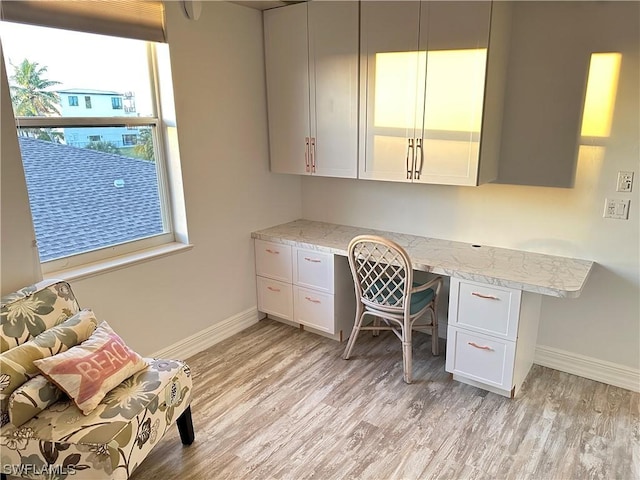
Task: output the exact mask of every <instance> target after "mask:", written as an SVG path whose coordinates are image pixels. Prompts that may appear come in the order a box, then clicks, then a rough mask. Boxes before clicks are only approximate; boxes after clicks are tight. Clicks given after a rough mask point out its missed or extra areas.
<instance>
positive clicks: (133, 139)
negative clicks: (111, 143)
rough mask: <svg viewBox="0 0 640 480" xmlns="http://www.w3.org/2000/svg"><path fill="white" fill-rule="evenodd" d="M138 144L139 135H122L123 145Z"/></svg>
mask: <svg viewBox="0 0 640 480" xmlns="http://www.w3.org/2000/svg"><path fill="white" fill-rule="evenodd" d="M137 143H138V135H135V134H133V135H132V134H130V133H126V134H124V135H122V144H123V145H135V144H137Z"/></svg>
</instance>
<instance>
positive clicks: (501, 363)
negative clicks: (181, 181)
mask: <svg viewBox="0 0 640 480" xmlns="http://www.w3.org/2000/svg"><path fill="white" fill-rule="evenodd" d="M541 299H542V297H541V296H540V295H538V294H534V293H529V292H522V291H520V290H515V289H513V288H507V287H500V286H496V285H487V284H483V283H479V282H472V281H470V280H461V279H458V278H451V285H450V290H449V326H448V329H447V355H446V370H447V372H450V373H452V374H453V378H454V379H455V380H458V381H460V382H463V383H468V384H470V385H474V386H477V387H480V388H483V389H485V390H489V391H491V392H494V393H498V394H500V395H504V396H506V397H511V398H513V397H514V396H515V395H516V394H517V393H518V391H519V390H520V387H521V386H522V383H523V382H524V380H525V378H526V376H527V374H528V373H529V370H530V369H531V365H532V364H533V355H534V350H535V345H536V339H537V336H538V322H539V318H540V303H541Z"/></svg>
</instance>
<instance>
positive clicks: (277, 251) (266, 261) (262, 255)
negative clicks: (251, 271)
mask: <svg viewBox="0 0 640 480" xmlns="http://www.w3.org/2000/svg"><path fill="white" fill-rule="evenodd" d="M255 253H256V274H257V275H260V276H262V277H268V278H273V279H274V280H280V281H282V282H288V283H291V279H292V269H291V265H292V258H291V247H290V246H289V245H283V244H280V243H273V242H266V241H264V240H256V241H255Z"/></svg>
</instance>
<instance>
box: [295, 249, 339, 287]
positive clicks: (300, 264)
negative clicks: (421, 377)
mask: <svg viewBox="0 0 640 480" xmlns="http://www.w3.org/2000/svg"><path fill="white" fill-rule="evenodd" d="M293 283H295V284H296V285H299V286H301V287H308V288H313V289H316V290H320V291H323V292H326V293H334V292H333V255H332V254H330V253H322V252H317V251H315V250H305V249H301V248H296V249H294V253H293Z"/></svg>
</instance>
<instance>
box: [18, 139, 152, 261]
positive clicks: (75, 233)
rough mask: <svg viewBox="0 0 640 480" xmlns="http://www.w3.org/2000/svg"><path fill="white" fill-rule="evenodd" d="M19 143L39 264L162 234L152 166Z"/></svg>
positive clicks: (26, 141) (40, 143) (57, 146)
mask: <svg viewBox="0 0 640 480" xmlns="http://www.w3.org/2000/svg"><path fill="white" fill-rule="evenodd" d="M19 141H20V149H21V151H22V161H23V165H24V170H25V176H26V180H27V190H28V191H29V199H30V203H31V213H32V215H33V224H34V227H35V232H36V239H37V240H38V250H39V252H40V260H41V261H47V260H52V259H55V258H60V257H65V256H69V255H71V254H74V253H78V252H79V251H89V250H94V249H97V248H101V247H106V246H109V245H114V244H118V243H122V242H124V241H127V240H131V239H133V238H141V237H147V236H150V235H155V234H158V233H162V231H163V228H162V217H161V213H160V199H159V194H158V188H157V185H158V182H157V175H156V167H155V164H154V163H152V162H147V161H144V160H136V159H132V158H129V157H123V156H121V155H114V154H110V153H104V152H98V151H94V150H87V149H84V148H76V147H70V146H67V145H60V144H55V143H51V142H46V141H42V140H35V139H33V138H27V137H19ZM116 180H124V186H123V187H120V188H118V187H116V186H115V184H114V181H116ZM118 183H119V182H118Z"/></svg>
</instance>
